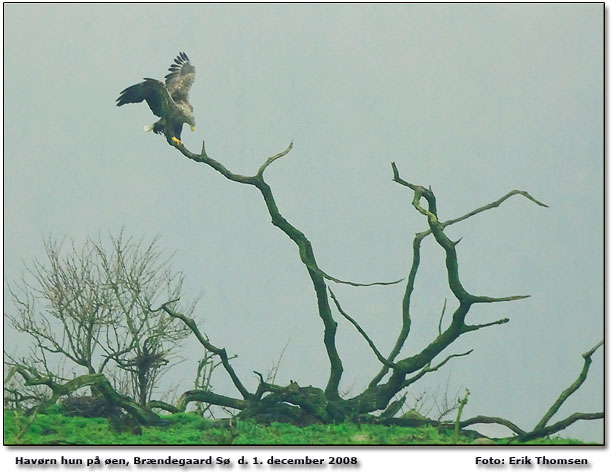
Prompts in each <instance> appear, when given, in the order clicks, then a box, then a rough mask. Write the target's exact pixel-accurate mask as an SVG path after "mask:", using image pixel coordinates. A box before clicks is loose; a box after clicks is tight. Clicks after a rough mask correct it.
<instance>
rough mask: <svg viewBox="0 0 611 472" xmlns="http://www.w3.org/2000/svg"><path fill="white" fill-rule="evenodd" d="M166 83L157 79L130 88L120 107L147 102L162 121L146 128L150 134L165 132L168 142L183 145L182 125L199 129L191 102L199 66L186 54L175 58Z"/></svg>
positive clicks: (126, 91)
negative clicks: (190, 60)
mask: <svg viewBox="0 0 611 472" xmlns="http://www.w3.org/2000/svg"><path fill="white" fill-rule="evenodd" d="M169 70H170V73H169V74H168V75H166V76H165V83H163V82H160V81H159V80H155V79H146V78H145V79H144V82H140V83H139V84H136V85H132V86H131V87H127V88H126V89H125V90H123V91H122V92H121V94H120V95H119V98H117V106H119V107H120V106H121V105H125V104H126V103H140V102H142V101H144V100H146V103H148V106H149V108H150V109H151V111H152V112H153V113H154V114H155V115H156V116H158V117H159V118H160V120H159V121H157V123H155V124H153V125H151V126H147V127H145V129H146V130H147V131H154V132H155V133H158V134H160V133H163V134H165V135H166V136H167V137H168V139H170V138H172V139H175V141H177V142H179V143H180V133H181V131H182V125H183V124H184V123H187V124H188V125H190V126H191V130H193V128H194V127H195V117H194V116H193V107H192V106H191V104H190V103H189V101H188V100H189V89H190V88H191V85H192V84H193V81H194V80H195V67H193V66H192V65H191V63H190V62H189V58H188V57H187V55H186V54H185V53H184V52H181V53H179V55H178V56H177V57H176V59H174V64H172V65H171V66H170V69H169Z"/></svg>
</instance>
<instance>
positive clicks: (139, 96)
mask: <svg viewBox="0 0 611 472" xmlns="http://www.w3.org/2000/svg"><path fill="white" fill-rule="evenodd" d="M144 100H146V103H148V106H149V108H150V109H151V111H152V112H153V113H154V114H155V115H156V116H159V117H164V116H166V115H167V114H168V109H169V107H170V103H169V102H170V100H171V98H170V97H169V96H168V90H167V89H166V87H165V85H164V84H163V82H159V81H158V80H155V79H144V82H140V83H139V84H136V85H132V86H131V87H127V88H126V89H125V90H123V91H122V92H121V93H120V94H119V98H117V106H119V107H120V106H121V105H125V104H126V103H140V102H142V101H144Z"/></svg>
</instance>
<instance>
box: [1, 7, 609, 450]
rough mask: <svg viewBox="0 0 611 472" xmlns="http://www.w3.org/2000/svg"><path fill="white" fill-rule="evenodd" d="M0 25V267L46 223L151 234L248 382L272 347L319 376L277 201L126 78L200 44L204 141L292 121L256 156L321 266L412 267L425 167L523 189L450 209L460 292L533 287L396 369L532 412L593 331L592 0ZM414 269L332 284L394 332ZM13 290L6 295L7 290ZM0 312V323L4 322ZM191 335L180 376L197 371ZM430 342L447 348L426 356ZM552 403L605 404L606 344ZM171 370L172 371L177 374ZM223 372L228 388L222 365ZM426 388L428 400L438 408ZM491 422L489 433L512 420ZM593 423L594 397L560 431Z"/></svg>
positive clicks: (58, 18) (583, 432)
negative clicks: (441, 363)
mask: <svg viewBox="0 0 611 472" xmlns="http://www.w3.org/2000/svg"><path fill="white" fill-rule="evenodd" d="M4 9H5V30H4V34H5V48H4V100H5V101H4V104H5V109H4V116H5V121H4V123H5V126H4V186H5V187H4V192H5V193H4V197H5V204H4V224H5V231H4V250H5V253H4V262H5V263H4V270H5V280H9V281H10V280H14V279H16V278H18V277H19V274H20V272H21V270H22V267H23V263H22V261H26V262H27V261H30V260H31V259H32V258H33V257H40V256H41V255H42V251H43V248H42V241H43V238H44V237H45V236H47V235H49V234H53V235H55V236H56V237H58V238H60V239H61V238H63V237H64V236H68V237H72V238H74V239H75V240H76V241H82V240H83V239H84V238H85V237H86V236H94V237H95V236H96V235H97V234H98V233H101V234H107V233H108V232H109V231H113V232H117V231H118V230H120V229H121V228H122V227H125V230H126V233H128V234H132V235H134V236H143V235H144V236H146V237H153V236H155V235H160V236H161V245H162V247H164V248H165V249H166V250H167V251H168V253H171V252H173V251H176V256H175V258H174V263H173V265H174V267H175V268H176V269H177V270H182V271H183V272H184V273H185V274H186V277H187V284H186V288H187V295H188V296H190V297H195V296H196V295H197V294H198V293H199V292H200V291H203V292H204V296H203V298H202V300H201V302H200V305H199V312H198V316H199V317H200V319H201V320H203V322H202V327H203V329H205V331H206V332H207V333H208V335H209V336H210V338H211V340H212V341H213V342H214V343H215V344H216V345H218V346H224V347H226V348H227V350H228V352H229V353H230V354H237V355H238V356H239V357H238V359H236V361H235V367H236V369H237V370H238V373H239V374H240V375H241V376H242V378H243V379H244V380H245V382H246V383H247V385H248V386H249V387H254V386H256V383H257V378H256V376H255V375H254V374H253V373H252V371H253V370H256V371H260V372H266V371H267V370H269V369H271V368H272V366H273V363H274V362H275V361H276V360H277V359H278V356H279V354H280V352H281V351H282V349H283V347H284V346H285V344H286V343H287V342H289V344H288V347H287V350H286V352H285V354H284V357H283V359H282V364H281V366H280V370H279V373H278V377H277V379H276V382H277V383H280V384H282V383H286V382H288V381H289V380H290V379H293V380H296V381H297V382H298V383H299V384H300V385H309V384H312V385H315V386H323V385H324V383H325V382H326V380H327V376H328V361H327V358H326V354H325V351H324V349H323V346H322V324H321V322H320V319H319V317H318V315H317V311H316V300H315V296H314V293H313V290H312V286H311V282H310V280H309V278H308V275H307V272H306V270H305V268H304V266H303V265H302V264H301V263H300V262H299V258H298V252H297V249H296V247H295V245H294V244H293V243H292V242H291V241H290V240H289V239H288V238H287V237H286V236H285V235H284V234H283V233H281V232H280V231H278V230H277V229H276V228H274V227H273V226H272V225H271V224H270V218H269V215H268V214H267V212H266V210H265V206H264V204H263V201H262V199H261V197H260V195H259V194H258V192H257V191H256V189H254V188H252V187H248V186H243V185H239V184H236V183H233V182H229V181H227V180H226V179H224V178H223V177H222V176H221V175H219V174H217V173H216V172H214V171H213V170H212V169H210V168H208V167H206V166H203V165H199V164H195V163H193V162H190V161H188V160H187V159H185V158H183V157H182V155H180V154H179V153H178V152H177V151H175V150H174V149H172V148H170V147H169V146H167V144H166V143H165V141H164V139H163V138H161V137H159V136H156V135H153V134H152V133H144V132H143V126H144V125H147V124H150V123H153V122H154V121H155V120H156V118H155V117H153V116H152V114H151V112H150V110H149V109H148V107H147V106H146V105H144V104H138V105H128V106H124V107H121V108H117V107H116V106H115V104H114V101H115V99H116V98H117V96H118V93H119V92H120V91H121V90H122V89H123V88H125V87H127V86H129V85H132V84H134V83H136V82H138V81H140V80H141V79H142V78H143V77H154V78H158V79H160V78H162V77H163V76H164V75H165V73H166V70H167V67H168V66H169V65H170V63H171V61H172V60H173V58H174V57H175V56H176V54H177V53H178V52H179V51H185V52H186V53H187V54H188V55H189V57H190V59H191V61H192V63H193V65H194V66H195V67H196V69H197V78H196V81H195V83H194V85H193V88H192V90H191V95H190V101H191V103H192V104H193V107H194V109H195V116H196V120H197V127H196V128H195V132H194V133H191V132H190V131H188V130H187V129H185V131H184V132H183V140H184V142H185V144H186V146H187V147H188V148H189V149H191V150H193V151H198V150H199V149H200V148H201V142H202V140H203V139H205V141H206V149H207V151H208V153H209V154H210V156H211V157H213V158H215V159H217V160H219V161H221V162H222V163H223V164H224V165H226V166H227V167H228V168H229V169H230V170H232V171H233V172H236V173H239V174H245V175H252V174H254V173H255V172H256V171H257V169H258V167H259V166H260V165H261V164H262V163H263V162H264V161H265V159H266V158H267V157H269V156H271V155H273V154H276V153H277V152H280V151H282V150H283V149H285V148H286V147H287V145H288V144H289V143H290V142H291V141H293V142H294V149H293V150H292V152H291V153H290V154H289V155H288V156H286V157H284V158H283V159H281V160H279V161H277V162H275V163H274V164H272V166H271V167H270V168H268V170H267V171H266V177H267V180H268V182H269V183H270V185H271V186H272V188H273V190H274V192H275V196H276V200H277V203H278V206H279V209H280V211H281V212H282V214H283V215H284V216H285V217H286V218H287V219H288V220H289V221H290V222H291V223H292V224H294V225H295V226H296V227H297V228H299V229H300V230H302V231H303V232H304V233H305V234H306V236H307V237H308V238H309V239H310V241H311V242H312V244H313V246H314V250H315V252H316V257H317V260H318V263H319V265H320V267H321V268H322V269H323V270H325V271H326V272H328V273H330V274H332V275H334V276H336V277H339V278H343V279H348V280H354V281H360V282H370V281H374V280H395V279H398V278H401V277H406V276H407V273H408V271H409V266H410V264H411V243H412V239H413V235H414V234H415V233H416V232H418V231H422V230H423V229H426V221H425V220H424V219H423V218H422V216H421V215H419V214H418V213H417V212H416V211H415V210H414V209H413V208H412V207H411V200H412V196H413V195H412V194H410V192H409V191H408V189H406V188H404V187H401V186H399V185H397V184H395V183H393V182H392V181H391V179H392V171H391V166H390V163H391V162H392V161H394V162H396V163H397V166H398V168H399V170H400V171H401V175H402V177H403V178H405V179H406V180H409V181H411V182H414V183H417V184H420V185H426V186H428V185H430V186H432V188H433V190H434V191H435V193H436V196H437V201H438V208H439V215H440V218H441V219H442V220H445V219H448V218H453V217H457V216H460V215H462V214H464V213H466V212H468V211H470V210H472V209H474V208H477V207H480V206H482V205H484V204H486V203H489V202H491V201H493V200H496V199H497V198H499V197H501V196H502V195H504V194H505V193H507V192H508V191H510V190H512V189H520V190H526V191H528V192H530V193H531V194H532V195H533V196H534V197H535V198H538V199H540V200H542V201H543V202H545V203H547V204H548V205H549V208H547V209H545V208H541V207H538V206H536V205H533V204H532V203H531V202H529V201H527V200H525V199H523V198H520V197H513V198H512V199H510V200H508V201H507V202H505V203H504V204H503V205H501V207H500V208H497V209H493V210H490V211H488V212H486V213H484V214H482V215H479V216H477V217H474V218H473V219H470V220H468V221H465V222H462V223H460V224H458V225H454V226H452V227H451V228H449V229H448V235H449V236H450V237H451V238H452V239H458V238H461V237H462V238H463V239H462V241H461V243H460V244H459V246H458V256H459V263H460V269H461V275H462V281H463V284H464V285H465V287H466V288H467V290H469V291H471V292H472V293H476V294H482V295H490V296H507V295H515V294H530V295H531V298H528V299H526V300H522V301H516V302H512V303H507V304H494V305H485V306H475V307H473V309H472V312H471V314H470V315H469V319H468V320H469V322H470V323H473V324H475V323H485V322H488V321H493V320H496V319H499V318H503V317H509V318H510V320H511V321H510V323H508V324H505V325H502V326H496V327H492V328H488V329H486V330H480V331H478V332H476V333H471V334H467V335H465V336H463V337H461V339H460V340H459V342H457V343H455V345H453V346H452V347H451V348H450V349H448V350H447V351H446V352H445V353H444V354H452V353H458V352H464V351H466V350H468V349H471V348H473V349H474V352H473V353H472V354H471V355H470V356H468V357H466V358H459V359H454V360H453V361H451V362H449V363H448V364H447V365H446V367H445V368H444V369H442V370H440V371H439V372H437V373H434V374H430V375H429V376H427V377H425V379H423V381H422V382H420V383H417V384H415V386H414V387H413V388H412V389H411V390H410V396H409V397H408V403H409V402H410V401H411V402H413V398H414V397H416V396H418V395H419V394H420V393H421V392H423V391H424V392H427V393H428V394H431V395H432V394H435V393H436V392H437V391H438V390H439V392H440V393H441V394H443V392H444V391H445V390H446V384H447V385H449V387H448V388H449V393H451V394H453V393H455V392H459V393H462V391H463V390H464V388H469V390H470V391H471V396H470V398H469V403H468V404H467V406H466V408H465V411H464V413H463V416H464V417H470V416H474V415H478V414H482V415H491V416H501V417H505V418H508V419H510V420H512V421H513V422H515V423H517V424H518V425H520V426H521V427H523V428H530V427H533V426H534V425H535V424H536V423H537V422H538V420H539V419H540V418H541V416H542V415H543V414H544V413H545V412H546V411H547V409H548V408H549V406H550V405H551V404H552V403H553V401H554V400H555V399H556V398H557V396H558V395H559V393H560V392H561V391H562V390H564V389H565V388H567V387H568V386H569V385H570V384H571V383H572V382H573V381H574V380H575V378H576V377H577V375H578V374H579V372H580V370H581V367H582V364H583V359H582V358H581V354H582V353H584V352H586V351H587V350H588V349H590V348H591V347H592V346H593V345H594V344H596V343H597V342H598V341H599V340H600V339H601V338H602V337H603V5H602V4H551V5H550V4H506V5H499V4H448V5H434V4H411V5H410V4H389V5H365V4H359V5H340V4H333V5H331V4H314V5H303V4H290V5H264V4H253V5H244V4H241V5H204V4H194V5H168V4H155V5H133V4H132V5H122V4H102V5H74V4H72V5H71V4H67V5H47V4H9V5H5V6H4ZM445 277H446V276H445V272H444V256H443V252H442V250H441V248H440V247H438V246H436V245H435V244H434V241H433V239H432V238H427V240H426V241H425V242H424V243H423V248H422V263H421V270H420V273H419V276H418V280H417V282H416V292H415V294H414V299H413V306H412V332H411V334H410V337H409V339H408V342H407V344H406V346H405V348H404V350H403V352H402V354H401V357H405V356H408V355H411V354H414V353H416V352H418V351H419V350H420V349H421V348H422V347H424V346H425V345H426V344H428V342H430V341H431V340H432V339H433V337H434V336H435V333H436V330H437V323H438V320H439V314H440V312H441V309H442V306H443V302H444V299H445V298H448V309H452V308H453V307H455V305H456V304H455V301H454V299H453V298H452V296H451V293H450V292H449V290H448V288H447V284H446V280H445ZM403 288H404V287H403V286H402V285H399V286H392V287H372V288H354V287H348V286H337V287H336V286H333V289H334V291H335V292H336V294H337V295H338V297H339V298H340V300H341V301H342V304H343V307H344V308H345V309H346V311H347V312H348V313H350V314H351V316H353V317H354V318H356V319H357V320H358V321H359V323H361V325H362V326H363V327H364V328H365V329H366V330H367V331H368V333H369V334H370V336H371V337H372V338H373V340H374V341H375V343H376V344H377V346H378V347H379V348H380V349H381V351H382V352H388V351H389V350H390V349H391V347H392V344H393V343H394V340H395V337H396V333H397V331H398V329H399V327H400V322H401V319H400V314H401V312H400V309H401V298H402V295H403ZM10 310H11V305H10V303H8V302H7V303H5V311H10ZM336 320H337V321H338V323H339V331H338V338H337V342H338V350H339V352H340V355H342V358H343V360H344V367H345V373H344V377H343V381H342V384H341V390H342V391H344V392H350V394H351V395H354V394H356V393H358V392H359V391H360V389H361V388H363V387H364V386H365V385H366V384H367V382H368V381H369V380H370V378H371V376H372V375H374V374H375V373H376V372H377V370H378V367H379V364H378V362H377V360H376V359H375V356H374V355H373V354H372V352H371V351H370V350H369V348H368V346H367V345H366V343H365V342H364V341H363V340H362V338H360V337H359V335H358V334H357V333H355V331H354V329H353V328H352V326H350V325H349V324H348V323H347V322H346V321H345V320H343V319H340V316H339V315H337V316H336ZM14 339H16V338H12V337H5V349H6V350H8V351H9V352H14V351H15V350H16V349H18V348H17V346H15V343H14V341H13V340H14ZM199 355H200V352H199V347H198V345H197V344H189V345H188V350H187V351H186V352H185V356H186V357H188V359H189V360H188V361H187V362H186V363H185V364H183V365H182V366H181V369H180V372H179V374H180V375H178V376H176V377H175V378H172V382H178V381H182V382H183V389H187V388H190V387H191V385H192V382H193V378H194V375H195V362H196V360H197V359H198V358H199V357H198V356H199ZM440 359H441V358H440ZM593 360H594V362H593V365H592V368H591V371H590V375H589V378H588V380H587V382H586V383H585V384H584V386H583V387H582V388H581V389H580V391H579V392H578V393H577V394H576V395H574V397H572V398H571V399H570V400H569V401H567V403H566V405H565V406H564V407H563V408H562V409H561V411H560V412H559V416H557V417H556V419H560V418H561V417H563V416H566V414H567V413H572V412H574V411H584V412H595V411H600V410H601V409H602V408H603V362H602V350H600V351H599V352H597V354H595V356H594V358H593ZM185 375H186V377H184V376H185ZM217 391H219V392H221V393H226V394H229V395H232V394H234V393H235V392H234V391H233V390H232V388H231V386H230V385H229V383H228V382H227V381H226V380H225V378H224V376H223V375H222V374H219V377H218V388H217ZM434 413H435V410H434V409H433V411H432V412H431V415H433V414H434ZM501 434H503V433H501ZM563 434H564V435H567V436H577V437H579V438H582V439H584V440H601V439H602V422H601V421H597V422H582V423H578V424H577V425H575V426H573V427H571V428H569V429H568V430H566V431H564V432H563Z"/></svg>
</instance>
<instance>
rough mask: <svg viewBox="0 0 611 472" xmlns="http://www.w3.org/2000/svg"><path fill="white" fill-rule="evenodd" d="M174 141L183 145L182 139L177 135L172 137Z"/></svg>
mask: <svg viewBox="0 0 611 472" xmlns="http://www.w3.org/2000/svg"><path fill="white" fill-rule="evenodd" d="M172 141H174V142H175V143H176V144H178V145H179V146H182V145H183V144H182V141H181V140H180V139H178V138H177V137H176V136H174V137H172Z"/></svg>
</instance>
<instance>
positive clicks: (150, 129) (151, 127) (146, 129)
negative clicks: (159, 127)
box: [144, 125, 155, 132]
mask: <svg viewBox="0 0 611 472" xmlns="http://www.w3.org/2000/svg"><path fill="white" fill-rule="evenodd" d="M153 126H155V125H146V126H145V127H144V131H146V132H149V131H153Z"/></svg>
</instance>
